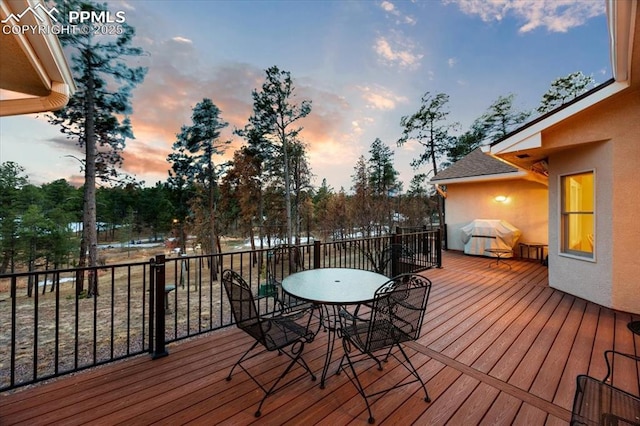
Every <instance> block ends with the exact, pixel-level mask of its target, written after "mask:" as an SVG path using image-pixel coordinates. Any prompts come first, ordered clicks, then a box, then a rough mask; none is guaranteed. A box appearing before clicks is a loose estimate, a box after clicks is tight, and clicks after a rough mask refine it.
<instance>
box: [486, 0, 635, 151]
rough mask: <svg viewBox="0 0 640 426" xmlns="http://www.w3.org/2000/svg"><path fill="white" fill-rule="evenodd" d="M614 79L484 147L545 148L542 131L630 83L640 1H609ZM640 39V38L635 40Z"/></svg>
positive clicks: (607, 3) (607, 2)
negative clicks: (639, 3) (543, 146)
mask: <svg viewBox="0 0 640 426" xmlns="http://www.w3.org/2000/svg"><path fill="white" fill-rule="evenodd" d="M605 3H606V9H607V24H608V28H609V43H610V52H611V53H610V54H611V67H612V71H613V78H612V79H611V80H609V81H607V82H605V83H603V84H601V85H600V86H598V87H596V88H595V89H593V90H591V91H589V92H587V93H585V94H584V95H582V96H580V97H578V98H576V99H574V100H573V101H572V102H569V103H568V104H565V105H563V106H561V107H559V108H557V109H556V110H554V111H551V112H549V113H548V114H546V115H544V116H542V117H540V118H538V119H536V120H534V121H532V122H530V123H528V124H526V125H525V126H523V127H521V128H520V129H517V130H515V131H514V132H512V133H511V134H509V135H507V136H505V137H504V138H502V139H500V140H498V141H496V142H494V143H492V144H490V145H488V146H484V147H483V152H485V153H490V154H492V155H497V156H499V155H501V154H508V153H512V152H516V151H522V150H531V149H535V148H541V147H542V132H543V131H544V130H546V129H548V128H550V127H552V126H554V125H556V124H558V123H559V122H561V121H563V120H565V119H567V118H569V117H571V116H573V115H576V114H578V113H580V112H581V111H584V110H586V109H587V108H590V107H592V106H593V105H595V104H597V103H599V102H601V101H603V100H604V99H607V98H609V97H611V96H613V95H615V94H616V93H618V92H620V91H622V90H625V89H626V88H628V87H629V86H630V77H631V65H632V49H633V43H634V39H633V38H634V34H635V26H636V25H637V22H636V13H637V10H636V9H637V7H638V2H637V1H619V0H606V1H605ZM635 42H637V41H635Z"/></svg>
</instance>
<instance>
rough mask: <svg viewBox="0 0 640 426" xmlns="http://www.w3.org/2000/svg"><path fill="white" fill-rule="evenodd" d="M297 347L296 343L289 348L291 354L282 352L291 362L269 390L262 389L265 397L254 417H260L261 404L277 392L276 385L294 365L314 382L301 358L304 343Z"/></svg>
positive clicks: (313, 377) (309, 370) (311, 373)
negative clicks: (301, 369) (298, 366)
mask: <svg viewBox="0 0 640 426" xmlns="http://www.w3.org/2000/svg"><path fill="white" fill-rule="evenodd" d="M297 345H298V344H297V343H296V344H294V345H293V346H292V347H291V353H289V352H286V351H282V353H283V354H285V355H287V356H288V357H289V358H291V362H290V363H289V365H287V368H286V369H285V370H284V371H283V372H282V374H280V377H278V378H277V379H276V381H275V382H273V384H272V385H271V387H270V388H269V390H266V389H264V388H262V390H263V391H264V392H265V395H264V397H263V398H262V400H261V401H260V404H258V409H257V410H256V413H255V416H256V417H260V416H261V415H262V411H261V410H262V404H264V401H265V400H266V399H267V398H268V397H269V396H271V395H272V394H273V393H275V392H276V391H277V390H278V384H279V383H280V381H281V380H282V379H284V378H285V376H286V375H287V374H288V373H289V371H290V370H291V368H292V367H293V366H294V364H298V365H300V366H302V368H304V369H305V370H306V371H307V372H308V373H309V374H310V375H311V380H312V381H315V380H316V376H315V375H314V374H313V372H311V369H310V368H309V366H308V365H307V363H306V362H305V360H304V359H302V358H301V356H302V350H303V349H304V343H303V342H299V347H296V346H297ZM261 387H262V386H261Z"/></svg>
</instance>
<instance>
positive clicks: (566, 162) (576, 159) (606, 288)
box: [549, 142, 613, 306]
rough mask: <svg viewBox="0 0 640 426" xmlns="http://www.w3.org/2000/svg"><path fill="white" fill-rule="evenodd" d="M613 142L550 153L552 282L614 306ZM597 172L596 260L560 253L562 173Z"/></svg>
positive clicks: (550, 255)
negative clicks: (612, 299) (612, 295)
mask: <svg viewBox="0 0 640 426" xmlns="http://www.w3.org/2000/svg"><path fill="white" fill-rule="evenodd" d="M611 156H612V143H605V142H601V143H594V144H588V145H582V146H580V148H579V149H578V148H575V149H574V150H571V151H561V152H559V153H556V154H553V155H550V156H549V285H550V286H551V287H554V288H557V289H559V290H562V291H565V292H567V293H570V294H573V295H576V296H579V297H582V298H584V299H587V300H590V301H592V302H595V303H599V304H601V305H604V306H611V293H612V288H611V282H612V278H611V273H612V261H611V256H612V253H611V246H612V236H613V234H612V232H613V229H612V221H611V216H612V211H611V190H610V189H609V188H611V185H612V179H613V174H612V172H611V166H610V164H611ZM588 170H593V171H594V172H595V209H596V210H595V260H592V259H581V258H578V257H570V256H566V255H563V254H561V253H560V193H559V192H560V176H561V175H564V174H570V173H579V172H584V171H588Z"/></svg>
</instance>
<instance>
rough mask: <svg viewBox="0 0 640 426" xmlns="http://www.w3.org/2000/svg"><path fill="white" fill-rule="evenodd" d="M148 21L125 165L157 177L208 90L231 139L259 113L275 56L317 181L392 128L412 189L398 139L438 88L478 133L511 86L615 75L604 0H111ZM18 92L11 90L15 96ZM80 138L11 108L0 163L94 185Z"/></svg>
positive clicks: (533, 90)
mask: <svg viewBox="0 0 640 426" xmlns="http://www.w3.org/2000/svg"><path fill="white" fill-rule="evenodd" d="M107 7H108V9H109V10H110V11H112V12H113V13H115V12H117V11H124V12H125V15H126V21H127V23H128V24H130V25H132V26H133V27H135V29H136V38H135V41H134V44H135V45H136V46H138V47H141V48H143V49H144V50H145V52H146V55H145V56H144V57H141V58H138V59H137V60H136V64H140V65H144V66H147V67H148V73H147V76H146V78H145V81H144V82H143V83H142V84H141V85H139V86H138V87H137V88H136V89H135V91H134V95H133V114H132V116H131V121H132V124H133V131H134V134H135V137H136V139H135V140H129V141H128V142H127V147H126V150H125V152H124V157H125V163H124V171H125V172H127V173H129V174H131V175H135V177H136V178H137V179H139V180H144V181H145V182H146V184H147V185H153V184H155V183H156V182H157V181H164V180H166V178H167V170H168V168H169V167H170V166H169V164H168V163H167V162H166V157H167V155H168V154H169V153H170V152H171V145H172V144H173V142H174V141H175V135H176V133H177V132H178V131H179V129H180V126H181V125H184V124H190V123H191V121H190V116H191V110H192V108H193V107H194V106H195V104H196V103H198V102H199V101H201V100H202V99H203V98H205V97H207V98H210V99H212V101H213V102H214V103H215V104H216V105H217V106H218V107H219V108H220V109H221V110H222V118H223V119H224V120H225V121H227V122H229V127H228V128H227V132H226V134H225V135H223V137H225V138H228V139H233V140H234V143H233V144H232V148H230V149H229V151H228V153H227V156H226V157H228V158H231V156H232V155H233V149H235V148H237V147H239V146H240V145H241V143H242V140H240V139H239V138H238V137H236V136H233V135H232V131H233V129H234V128H241V127H244V125H245V124H246V122H247V119H248V117H249V115H250V114H251V109H252V99H251V91H252V90H254V89H260V88H261V86H262V81H263V78H264V74H265V73H264V70H265V69H267V68H269V67H270V66H272V65H276V66H278V67H279V68H280V69H282V70H286V71H289V72H290V73H291V76H292V77H293V79H294V82H295V86H296V91H297V98H296V99H297V100H302V99H309V100H311V101H312V111H311V114H310V115H309V116H308V117H307V118H305V119H304V120H303V121H302V122H301V125H302V126H303V127H304V130H303V131H302V133H301V138H302V140H303V141H304V142H306V144H307V146H308V156H309V160H310V165H311V169H312V172H313V174H314V175H315V179H314V183H315V184H316V185H320V183H321V182H322V179H323V178H326V179H327V182H328V184H329V185H331V186H332V187H333V188H334V189H335V190H339V189H340V187H344V188H345V190H347V191H350V189H351V185H352V183H351V175H352V174H353V173H354V169H353V167H354V165H355V163H356V161H357V159H358V157H360V155H364V156H365V157H367V158H368V157H369V152H368V151H369V148H370V146H371V144H372V142H373V141H374V140H375V139H376V138H380V139H381V140H382V141H383V142H385V143H386V144H387V145H389V146H390V147H391V148H392V149H393V151H394V153H395V154H394V161H395V168H396V169H397V170H398V171H399V172H400V179H401V180H402V181H403V182H404V189H405V190H406V189H407V188H408V184H409V181H410V179H411V177H412V176H413V175H414V174H415V173H417V172H422V173H426V172H427V171H428V170H429V169H428V168H427V167H425V168H423V169H421V170H418V171H415V170H413V169H412V168H411V166H410V162H411V160H412V159H413V158H415V157H417V156H418V155H419V154H420V152H422V147H421V146H419V145H418V144H417V143H415V142H410V143H408V144H406V145H404V146H403V147H397V146H396V141H397V140H398V138H399V137H400V136H401V133H402V128H401V127H400V118H401V117H402V116H404V115H409V114H412V113H414V112H415V111H417V109H418V108H419V106H420V98H421V96H422V95H423V94H424V93H425V92H431V93H432V94H436V93H440V92H443V93H446V94H448V95H449V96H450V103H449V110H450V116H449V117H450V119H451V122H454V121H457V122H459V123H460V125H461V127H460V130H461V131H465V130H467V129H468V127H469V125H470V124H471V123H472V121H473V120H474V119H476V118H477V117H479V116H480V115H482V114H483V113H484V112H485V111H486V109H487V108H488V107H489V105H490V104H491V103H492V102H493V101H495V100H496V99H497V98H498V97H499V96H501V95H508V94H510V93H513V94H515V95H516V98H515V106H516V107H517V108H518V109H519V110H533V109H535V108H536V107H537V106H538V104H539V102H540V99H541V98H542V95H543V94H544V93H545V92H546V91H547V89H548V88H549V86H550V84H551V82H552V81H553V80H554V79H556V78H558V77H564V76H566V75H568V74H569V73H571V72H574V71H582V72H583V73H584V74H586V75H591V76H592V77H593V78H594V79H595V80H596V82H597V83H601V82H603V81H605V80H607V79H609V78H610V77H611V69H610V64H609V47H608V37H607V27H606V17H605V5H604V1H591V0H582V1H577V2H574V1H569V0H519V1H513V0H500V1H498V0H493V1H483V0H444V1H440V0H427V1H420V0H416V1H338V0H335V1H325V0H311V1H284V0H282V1H275V0H271V1H270V0H264V1H243V0H238V1H213V0H211V1H207V0H200V1H168V0H166V1H159V0H158V1H156V0H129V1H107ZM4 96H6V94H5V95H4ZM81 155H82V154H81V152H80V151H79V149H78V148H77V147H76V146H74V143H73V142H71V141H68V140H66V139H65V138H64V137H63V135H62V134H61V133H60V132H59V130H58V129H57V128H56V127H54V126H52V125H50V124H48V123H47V121H46V119H45V118H44V117H43V115H39V116H35V115H32V116H23V117H3V118H0V162H5V161H14V162H17V163H19V164H20V165H21V166H23V167H24V168H25V169H26V172H27V174H28V176H29V178H30V180H31V182H32V183H34V184H41V183H44V182H50V181H52V180H54V179H59V178H65V179H67V180H69V181H71V182H74V183H76V184H77V183H81V182H82V177H81V171H80V167H79V163H78V161H76V160H74V159H73V158H71V157H70V156H76V157H79V156H81Z"/></svg>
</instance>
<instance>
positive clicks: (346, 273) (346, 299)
mask: <svg viewBox="0 0 640 426" xmlns="http://www.w3.org/2000/svg"><path fill="white" fill-rule="evenodd" d="M388 280H389V278H387V277H386V276H385V275H382V274H378V273H376V272H371V271H365V270H362V269H351V268H320V269H309V270H306V271H301V272H296V273H295V274H291V275H289V276H288V277H286V278H284V279H283V280H282V289H283V290H284V291H285V292H287V293H288V294H290V295H292V296H294V297H297V298H298V299H303V300H307V301H309V302H312V303H314V304H317V305H320V306H321V309H324V312H325V315H323V318H324V321H325V324H323V325H324V326H325V328H326V330H327V331H328V333H329V335H328V336H327V337H328V338H327V354H326V357H325V361H324V367H323V369H322V376H321V379H320V389H324V382H325V379H326V376H327V370H328V369H329V364H331V356H332V354H333V347H334V343H335V338H336V332H337V330H338V328H339V327H340V320H339V318H338V311H339V309H340V306H344V305H356V304H359V303H364V302H369V301H371V300H373V299H374V296H375V292H376V290H377V289H378V288H379V287H380V286H381V285H383V284H384V283H386V282H387V281H388Z"/></svg>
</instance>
